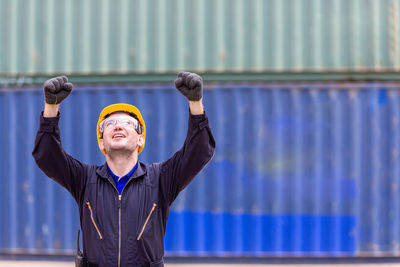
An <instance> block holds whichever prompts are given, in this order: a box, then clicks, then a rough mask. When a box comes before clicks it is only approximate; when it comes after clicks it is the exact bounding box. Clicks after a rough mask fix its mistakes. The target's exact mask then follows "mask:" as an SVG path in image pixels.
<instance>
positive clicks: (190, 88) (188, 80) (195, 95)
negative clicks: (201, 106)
mask: <svg viewBox="0 0 400 267" xmlns="http://www.w3.org/2000/svg"><path fill="white" fill-rule="evenodd" d="M175 88H176V89H178V91H179V92H181V93H182V95H184V96H185V97H186V98H187V99H188V100H189V101H199V100H200V99H201V98H202V97H203V79H202V78H201V77H200V76H199V75H197V74H196V73H191V72H179V74H178V78H176V80H175Z"/></svg>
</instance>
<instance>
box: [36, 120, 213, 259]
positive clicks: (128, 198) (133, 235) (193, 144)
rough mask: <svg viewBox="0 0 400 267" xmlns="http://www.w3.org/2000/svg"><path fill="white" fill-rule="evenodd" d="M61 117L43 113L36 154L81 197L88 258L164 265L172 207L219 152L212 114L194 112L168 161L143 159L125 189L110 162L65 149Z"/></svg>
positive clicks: (44, 168)
mask: <svg viewBox="0 0 400 267" xmlns="http://www.w3.org/2000/svg"><path fill="white" fill-rule="evenodd" d="M58 121H59V117H56V118H44V117H43V116H41V117H40V126H39V131H38V133H37V136H36V140H35V147H34V150H33V152H32V154H33V156H34V158H35V160H36V163H37V165H38V166H39V168H40V169H42V171H43V172H44V173H45V174H46V175H47V176H49V177H51V178H52V179H53V180H55V181H56V182H57V183H59V184H60V185H62V186H63V187H65V188H66V189H67V190H68V191H69V192H70V193H71V194H72V196H73V197H74V199H75V200H76V202H77V203H78V206H79V215H80V223H81V228H82V232H83V252H84V254H85V255H86V256H87V258H88V261H89V262H91V263H94V264H98V265H99V266H143V265H145V266H146V265H149V266H163V255H164V234H165V227H166V223H167V219H168V213H169V207H170V205H171V204H172V202H173V201H174V200H175V198H176V197H177V196H178V193H179V192H180V191H182V190H183V189H184V188H185V187H186V186H187V185H188V184H189V183H190V182H191V181H192V179H193V178H194V177H195V176H196V174H197V173H199V172H200V171H201V169H202V168H203V167H204V166H205V165H206V164H207V163H208V162H209V161H210V160H211V158H212V156H213V154H214V149H215V141H214V137H213V135H212V133H211V129H210V127H209V124H208V118H207V116H206V115H205V114H203V115H191V114H190V115H189V126H188V132H187V136H186V140H185V143H184V145H183V147H182V148H181V149H180V150H179V151H178V152H176V153H175V154H174V155H173V156H172V157H171V158H170V159H168V160H167V161H165V162H161V163H153V164H151V165H146V164H143V163H139V164H138V167H137V169H136V170H135V172H134V173H133V174H132V176H131V177H130V178H129V181H128V183H127V184H126V186H125V188H124V189H123V191H122V194H121V195H119V194H118V191H117V189H116V187H115V183H114V181H113V178H112V177H111V175H110V173H109V172H108V170H107V165H106V164H105V165H103V166H95V165H87V164H84V163H82V162H80V161H78V160H76V159H74V158H72V157H71V156H70V155H68V154H67V153H66V152H65V151H64V150H63V148H62V145H61V140H60V130H59V127H58Z"/></svg>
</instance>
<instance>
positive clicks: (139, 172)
mask: <svg viewBox="0 0 400 267" xmlns="http://www.w3.org/2000/svg"><path fill="white" fill-rule="evenodd" d="M96 173H97V174H98V175H99V176H100V177H101V178H104V179H111V180H113V178H112V176H111V174H110V172H109V171H108V169H107V162H106V163H105V164H104V165H102V166H100V167H99V168H97V170H96ZM146 173H147V170H146V165H145V164H143V163H141V162H139V164H138V166H137V168H136V170H135V171H134V172H133V174H132V176H131V177H130V178H129V179H136V178H139V177H141V176H143V175H146Z"/></svg>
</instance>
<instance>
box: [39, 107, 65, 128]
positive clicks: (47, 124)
mask: <svg viewBox="0 0 400 267" xmlns="http://www.w3.org/2000/svg"><path fill="white" fill-rule="evenodd" d="M59 120H60V112H58V114H57V117H51V118H45V117H43V111H42V113H41V114H40V124H39V131H41V132H48V133H54V132H56V131H57V130H58V121H59Z"/></svg>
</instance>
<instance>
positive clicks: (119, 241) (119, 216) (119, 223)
mask: <svg viewBox="0 0 400 267" xmlns="http://www.w3.org/2000/svg"><path fill="white" fill-rule="evenodd" d="M107 181H108V182H109V183H110V184H111V185H112V186H113V187H114V188H115V191H117V194H118V201H119V203H118V204H119V205H118V267H120V266H121V208H122V193H123V192H124V189H125V187H126V186H127V185H128V184H129V182H130V181H132V179H130V180H129V181H128V182H127V183H126V184H125V186H124V188H123V189H122V191H121V195H120V194H119V192H118V189H117V187H116V186H115V185H114V184H113V183H111V182H110V180H108V179H107Z"/></svg>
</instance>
